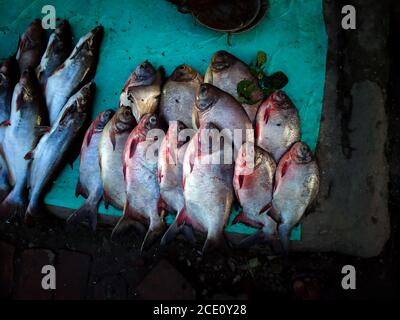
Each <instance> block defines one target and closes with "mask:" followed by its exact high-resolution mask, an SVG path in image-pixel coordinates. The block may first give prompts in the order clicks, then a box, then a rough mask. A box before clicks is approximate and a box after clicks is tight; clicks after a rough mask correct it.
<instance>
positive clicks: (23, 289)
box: [13, 249, 54, 300]
mask: <svg viewBox="0 0 400 320" xmlns="http://www.w3.org/2000/svg"><path fill="white" fill-rule="evenodd" d="M53 264H54V253H53V252H52V251H50V250H42V249H28V250H25V251H23V252H22V254H21V256H20V258H19V259H17V268H16V275H15V279H16V288H15V291H14V295H13V298H14V299H22V300H27V299H29V300H48V299H52V297H53V292H52V290H44V289H43V288H42V285H41V282H42V278H43V276H44V275H43V274H42V273H41V271H42V268H43V266H45V265H53Z"/></svg>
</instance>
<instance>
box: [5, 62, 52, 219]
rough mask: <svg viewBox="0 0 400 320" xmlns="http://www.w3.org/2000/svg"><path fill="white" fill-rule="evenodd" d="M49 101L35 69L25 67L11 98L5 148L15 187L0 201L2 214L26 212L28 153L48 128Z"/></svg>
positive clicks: (10, 177)
mask: <svg viewBox="0 0 400 320" xmlns="http://www.w3.org/2000/svg"><path fill="white" fill-rule="evenodd" d="M45 124H47V112H46V105H45V103H44V99H43V96H42V92H41V88H40V84H39V82H38V81H37V79H36V75H35V73H34V71H33V69H31V68H29V69H27V70H25V71H24V72H23V73H22V75H21V78H20V80H19V82H18V83H17V85H16V86H15V89H14V93H13V98H12V102H11V117H10V123H9V126H8V127H7V128H6V131H5V135H4V140H3V144H2V152H3V156H4V159H5V160H6V162H7V167H8V169H9V181H10V184H11V185H12V186H13V189H12V191H11V192H10V194H9V195H8V196H7V198H6V199H5V200H4V201H3V202H2V203H1V205H0V214H1V215H2V216H10V215H18V216H22V215H23V214H24V213H25V208H26V204H27V200H28V199H27V190H26V184H27V178H28V166H29V163H30V161H29V160H26V159H25V158H24V157H25V155H26V154H27V153H28V152H29V151H31V150H33V149H34V148H35V146H36V144H37V142H38V141H39V137H40V135H41V134H42V133H43V132H41V131H43V130H45V131H46V130H48V129H49V128H48V127H46V128H45V127H44V125H45Z"/></svg>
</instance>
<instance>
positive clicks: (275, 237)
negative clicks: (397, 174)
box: [0, 21, 319, 253]
mask: <svg viewBox="0 0 400 320" xmlns="http://www.w3.org/2000/svg"><path fill="white" fill-rule="evenodd" d="M101 31H102V29H101V27H97V28H95V29H93V30H92V31H91V32H89V33H88V34H87V35H86V36H84V37H82V38H81V39H80V40H79V42H78V44H77V45H76V46H75V48H74V49H73V50H72V52H70V51H71V50H70V49H71V39H70V34H69V27H68V23H67V22H66V21H64V22H62V23H61V24H60V26H59V27H58V29H57V30H56V31H55V32H54V33H53V34H52V35H51V36H50V39H49V42H48V45H47V48H46V46H45V34H44V31H43V29H41V26H40V22H38V21H35V22H33V23H32V25H31V26H30V27H29V28H28V30H27V32H26V33H25V34H24V35H23V36H22V38H21V41H20V45H19V49H18V52H17V54H16V61H14V60H13V59H12V58H11V59H10V60H8V61H6V62H5V63H3V65H2V67H1V73H0V76H1V78H0V80H1V83H0V84H1V86H0V90H1V91H0V98H1V100H0V107H1V113H0V119H1V121H2V125H1V128H0V130H1V131H0V138H1V141H2V143H1V146H2V147H1V157H0V183H1V184H0V194H1V195H2V197H3V198H4V200H3V202H2V203H1V205H0V214H1V216H3V217H6V216H7V217H8V216H10V215H24V214H26V215H27V216H33V217H35V216H38V215H40V213H41V212H42V209H41V206H40V203H41V201H42V198H43V195H44V194H45V190H46V187H47V186H48V185H49V183H50V182H51V181H52V179H53V178H54V177H55V176H56V174H57V172H58V170H59V169H60V167H61V164H62V162H63V159H65V156H66V154H67V153H68V152H69V150H70V148H71V146H72V145H73V144H74V142H75V141H76V139H77V136H78V133H79V132H80V131H81V129H82V128H85V129H86V127H85V120H86V118H87V115H88V108H89V106H90V103H91V100H92V98H93V92H94V83H93V82H91V81H90V80H91V79H92V77H93V74H94V71H95V68H96V64H97V57H98V51H99V44H100V38H101ZM15 62H18V65H16V63H15ZM18 68H19V70H20V72H21V75H20V80H19V82H18V83H17V84H15V82H16V81H17V78H16V77H15V75H16V74H17V73H16V72H17V71H15V70H18ZM35 71H36V72H35ZM241 81H247V82H251V83H252V87H253V89H254V90H253V92H252V93H251V101H252V103H249V104H244V103H243V101H242V100H241V99H240V97H239V93H238V85H239V83H240V82H241ZM240 101H242V102H240ZM10 106H11V107H10ZM300 140H301V132H300V119H299V114H298V111H297V109H296V107H295V106H294V104H293V103H292V101H291V100H290V98H289V97H288V96H287V95H286V94H285V93H284V92H283V91H280V90H276V91H275V92H273V93H272V94H270V95H268V96H265V97H264V93H263V91H262V89H261V88H260V86H259V83H258V79H257V77H256V76H255V75H253V73H252V71H251V70H250V68H249V66H248V65H247V64H246V63H244V62H243V61H241V60H239V59H238V58H237V57H235V56H233V55H232V54H230V53H228V52H226V51H218V52H216V53H215V54H214V55H213V57H212V59H211V62H210V65H209V67H208V69H207V72H206V74H205V75H204V77H203V76H202V75H201V74H199V73H198V72H197V71H196V70H194V69H193V68H192V67H191V66H189V65H187V64H182V65H180V66H178V67H177V68H176V69H175V70H174V71H173V73H172V74H171V75H170V76H169V77H168V78H167V79H164V73H163V69H162V68H158V69H156V68H154V66H153V65H152V64H151V63H150V62H149V61H147V60H146V61H144V62H143V63H141V64H140V65H139V66H137V68H136V69H135V70H134V71H133V72H132V74H131V75H130V76H129V78H128V79H127V81H126V83H125V85H124V87H123V89H122V92H121V94H120V98H119V103H118V108H117V109H116V110H115V111H114V110H112V109H108V110H106V111H103V112H101V113H100V114H99V115H97V117H96V118H95V120H94V121H93V122H92V123H91V125H90V126H89V127H88V129H87V130H86V133H85V135H84V139H83V143H82V146H81V152H80V175H79V181H78V183H77V187H76V196H79V195H82V196H83V197H85V198H86V201H85V202H84V204H83V205H82V207H81V208H79V209H78V210H77V211H75V212H74V213H73V214H72V215H71V216H70V217H69V219H68V222H69V223H80V222H83V221H87V222H88V224H89V226H90V228H91V229H93V230H95V229H96V225H97V210H98V205H99V203H100V201H101V200H103V201H104V203H105V206H106V207H108V206H110V205H111V206H113V207H115V208H117V209H121V210H123V216H122V217H121V219H120V220H119V222H118V224H117V225H116V226H115V228H114V230H113V233H112V237H113V238H114V237H116V236H118V235H119V234H120V233H122V232H124V231H125V230H127V229H128V228H132V229H133V230H134V231H135V234H136V235H137V236H138V237H141V238H143V239H144V240H143V243H142V249H146V248H148V247H149V246H151V245H152V244H153V243H154V242H155V241H157V240H158V241H159V240H160V239H161V244H164V245H165V244H167V243H170V242H171V241H173V239H174V238H175V237H176V236H177V235H178V234H182V235H183V236H184V237H185V238H186V239H187V240H188V241H190V242H195V241H196V236H195V231H199V232H200V233H205V234H206V240H205V243H204V246H203V252H207V251H210V250H212V249H217V248H218V249H222V250H227V249H228V246H227V242H226V240H225V238H224V229H225V226H226V225H227V223H228V220H229V216H230V213H231V211H232V206H233V204H234V203H235V202H237V203H238V204H240V206H241V208H242V211H241V213H240V214H239V215H237V216H236V217H235V219H234V221H233V223H244V224H246V225H250V226H252V227H255V228H257V229H258V232H256V233H255V234H254V235H252V236H250V237H248V238H246V239H244V240H243V241H242V242H241V243H240V246H250V245H253V244H256V243H267V244H270V245H271V246H272V248H273V249H274V250H276V251H280V252H285V253H287V252H288V250H289V238H290V233H291V230H292V229H293V227H294V226H295V225H297V224H298V223H299V221H300V220H301V218H302V217H303V216H304V214H305V212H306V209H307V208H308V207H309V206H310V204H311V203H312V202H313V200H314V199H315V198H316V195H317V193H318V189H319V169H318V166H317V163H316V161H315V159H314V156H313V154H312V152H311V151H310V149H309V147H308V146H307V145H306V144H304V143H303V142H301V141H300ZM28 188H29V197H28V192H27V191H28ZM167 212H169V213H175V214H176V216H175V220H174V221H173V223H172V224H171V225H169V226H167V225H166V223H165V219H164V217H165V215H166V213H167Z"/></svg>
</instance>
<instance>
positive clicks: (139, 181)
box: [112, 113, 165, 250]
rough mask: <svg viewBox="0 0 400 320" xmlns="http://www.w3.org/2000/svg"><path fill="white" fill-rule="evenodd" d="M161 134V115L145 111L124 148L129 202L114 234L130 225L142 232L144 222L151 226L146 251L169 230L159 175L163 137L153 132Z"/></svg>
mask: <svg viewBox="0 0 400 320" xmlns="http://www.w3.org/2000/svg"><path fill="white" fill-rule="evenodd" d="M152 130H153V131H152ZM154 130H157V132H155V131H154ZM151 131H152V132H151ZM160 133H163V132H162V131H161V130H160V129H159V121H158V118H157V116H156V115H154V114H151V113H148V114H145V115H143V116H142V118H141V120H140V122H139V124H138V125H137V126H136V127H135V129H134V130H133V131H132V132H131V134H130V135H129V138H128V141H127V142H126V145H125V150H124V177H125V181H126V203H125V207H124V215H123V217H122V218H121V219H120V221H119V222H118V224H117V225H116V226H115V228H114V230H113V234H112V236H115V235H116V234H118V233H120V232H121V231H123V230H124V229H125V228H126V227H127V226H129V225H133V226H136V227H138V228H139V232H140V228H141V227H142V228H143V226H140V224H141V223H143V224H145V225H148V231H147V234H146V236H145V238H144V240H143V244H142V250H143V249H147V248H148V247H149V246H150V245H151V244H152V243H153V242H154V241H155V240H156V239H157V238H158V237H159V236H161V234H162V233H163V232H164V230H165V223H164V221H163V208H162V207H161V202H160V187H159V185H158V176H157V162H158V149H159V143H160V142H161V139H158V140H157V139H155V138H154V135H153V134H155V136H157V137H159V136H160Z"/></svg>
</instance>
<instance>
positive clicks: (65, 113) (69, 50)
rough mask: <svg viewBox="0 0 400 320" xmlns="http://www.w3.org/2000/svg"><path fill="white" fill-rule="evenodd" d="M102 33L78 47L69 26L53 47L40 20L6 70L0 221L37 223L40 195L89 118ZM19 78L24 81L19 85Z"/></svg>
mask: <svg viewBox="0 0 400 320" xmlns="http://www.w3.org/2000/svg"><path fill="white" fill-rule="evenodd" d="M102 33H103V28H102V27H101V26H99V27H96V28H94V29H93V30H92V31H90V32H89V33H87V34H86V35H85V36H83V37H82V38H80V39H79V41H78V43H77V44H76V46H75V47H74V48H73V47H72V37H71V31H70V26H69V23H68V21H67V20H63V21H61V22H60V23H59V25H58V27H57V29H56V30H55V31H54V32H53V33H52V34H51V35H50V37H49V39H48V41H47V36H46V32H45V30H44V29H43V28H42V25H41V21H40V20H34V21H33V22H32V23H31V24H30V26H29V27H28V29H27V30H26V32H25V33H24V34H23V35H22V36H21V38H20V41H19V44H18V50H17V52H16V54H15V56H12V57H10V58H9V59H8V60H6V61H5V62H4V63H3V64H2V65H1V69H0V79H1V82H0V120H1V124H0V132H1V133H0V146H1V147H0V183H1V185H0V197H1V199H0V200H2V203H1V204H0V216H1V217H15V216H19V217H23V216H25V217H26V218H29V217H37V216H39V215H40V213H41V212H42V211H41V209H40V208H41V205H40V202H41V201H42V197H43V196H44V194H45V191H46V188H47V187H48V186H49V185H50V183H51V181H52V179H53V178H54V177H55V176H56V174H57V172H58V171H59V169H60V168H61V167H62V165H63V163H64V162H65V159H66V157H67V155H68V154H69V153H70V151H71V147H72V146H73V144H74V142H75V141H76V139H77V138H78V137H79V133H80V132H81V130H82V129H83V128H84V126H85V122H86V119H87V118H88V116H89V115H90V105H91V102H92V100H93V96H94V93H95V84H94V82H91V79H92V77H93V76H94V72H95V70H96V65H97V61H98V56H99V48H100V41H101V38H102ZM18 79H19V80H18Z"/></svg>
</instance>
